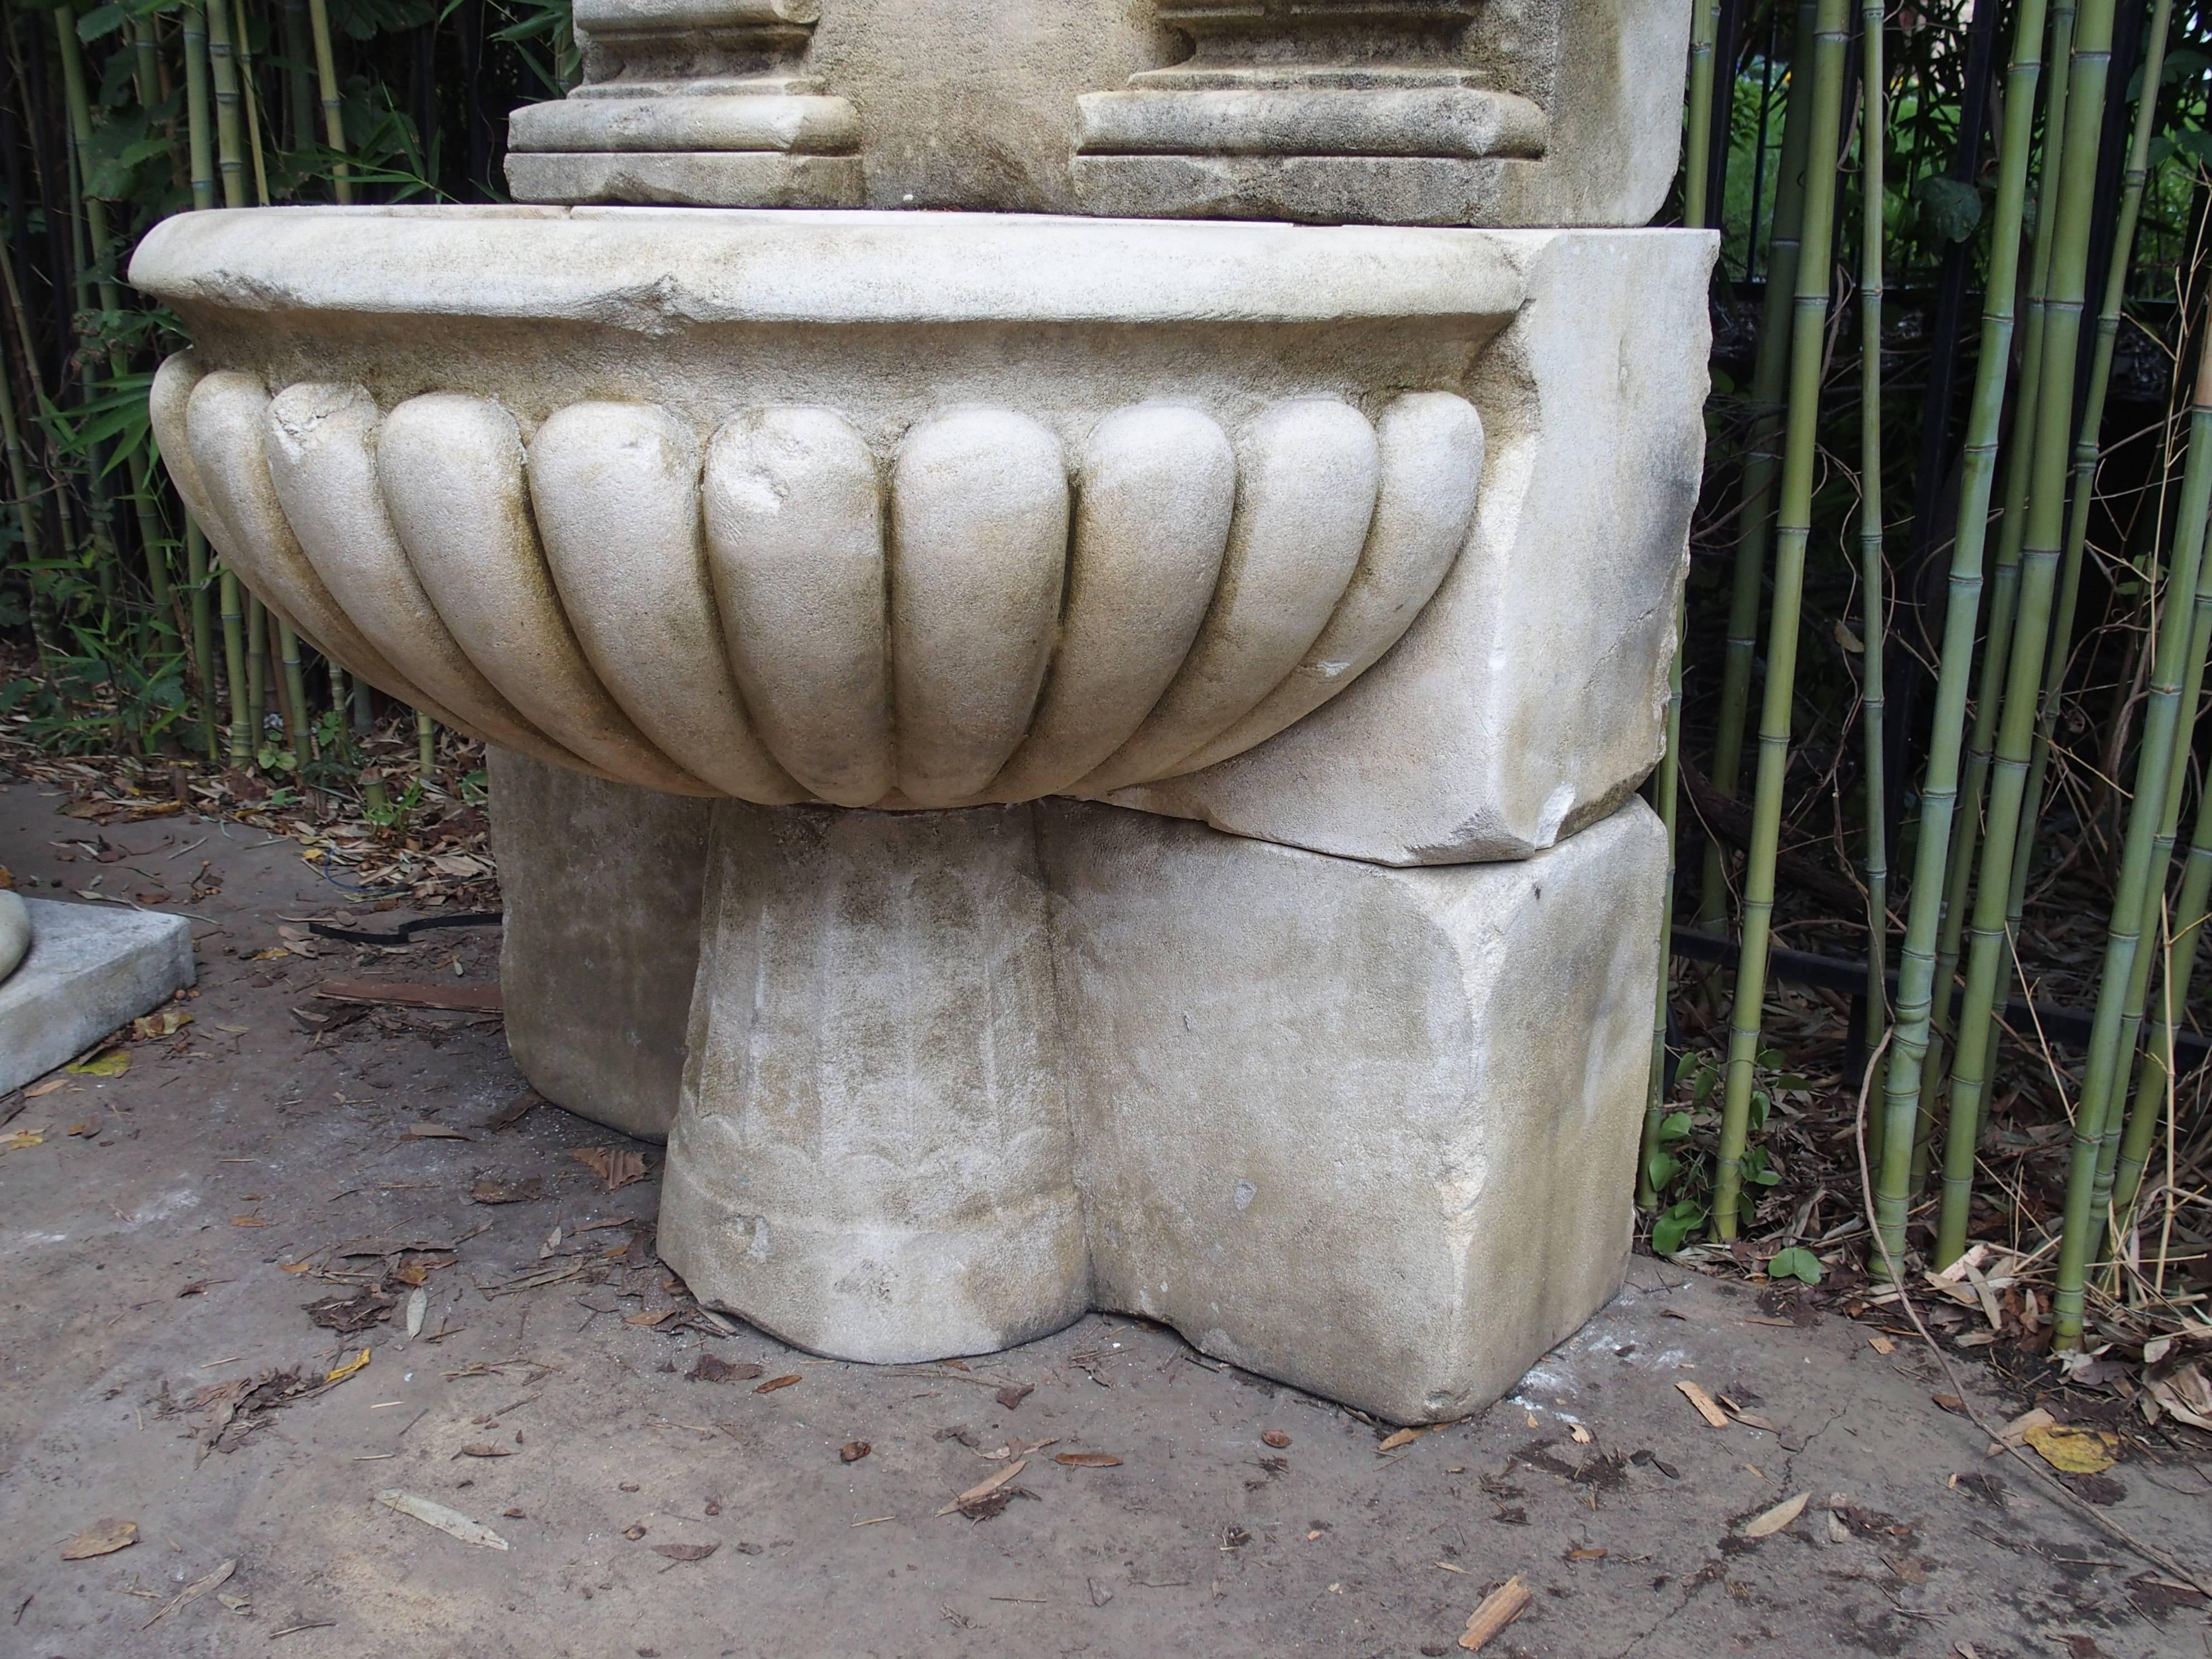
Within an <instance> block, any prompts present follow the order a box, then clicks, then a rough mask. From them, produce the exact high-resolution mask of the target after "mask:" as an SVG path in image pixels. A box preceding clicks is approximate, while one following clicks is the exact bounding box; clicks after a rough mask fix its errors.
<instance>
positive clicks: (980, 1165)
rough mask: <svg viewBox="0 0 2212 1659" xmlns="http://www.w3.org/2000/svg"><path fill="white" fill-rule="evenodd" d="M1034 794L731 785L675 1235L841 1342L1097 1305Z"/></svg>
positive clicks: (1032, 1320) (671, 1160)
mask: <svg viewBox="0 0 2212 1659" xmlns="http://www.w3.org/2000/svg"><path fill="white" fill-rule="evenodd" d="M1046 908H1047V907H1046V894H1045V884H1044V880H1043V875H1042V869H1041V866H1040V864H1039V861H1038V851H1037V839H1036V814H1035V813H1034V811H1032V809H1030V808H1029V807H1027V806H1013V807H981V808H976V809H973V810H970V811H961V812H927V813H908V814H902V813H887V812H846V811H834V810H828V809H821V808H815V809H807V808H799V807H766V806H750V805H744V803H742V802H737V801H728V802H723V803H720V804H719V805H717V806H716V807H715V808H714V843H713V848H712V850H711V854H710V859H709V868H708V881H707V897H706V906H705V919H704V927H703V929H702V949H701V951H700V957H699V979H698V984H697V987H696V989H695V991H694V993H693V995H692V1002H691V1041H690V1050H691V1052H690V1060H689V1061H688V1062H687V1064H686V1066H685V1068H684V1096H683V1105H682V1108H681V1109H680V1110H679V1112H678V1116H677V1122H676V1127H675V1130H674V1133H672V1134H671V1137H670V1140H669V1149H668V1173H667V1176H666V1180H665V1185H664V1187H663V1188H662V1192H661V1213H660V1241H659V1242H660V1250H661V1254H662V1255H665V1257H666V1258H667V1260H668V1261H669V1263H670V1265H671V1266H672V1267H675V1269H676V1270H677V1272H678V1273H682V1274H683V1275H684V1279H685V1280H686V1282H687V1283H689V1284H690V1286H691V1288H692V1290H693V1292H694V1293H695V1294H696V1295H697V1296H698V1297H699V1299H700V1300H701V1301H702V1302H708V1303H712V1304H714V1305H715V1306H717V1307H721V1308H726V1309H728V1310H731V1311H732V1312H733V1313H737V1314H740V1315H742V1316H744V1317H745V1318H746V1319H749V1320H750V1321H751V1322H753V1323H755V1324H756V1325H759V1326H761V1327H762V1328H764V1329H766V1330H769V1331H772V1332H774V1333H775V1334H776V1335H777V1336H780V1337H781V1338H783V1339H784V1340H786V1341H787V1342H793V1343H796V1344H798V1345H799V1346H801V1347H805V1348H811V1349H813V1350H815V1351H817V1352H822V1353H831V1354H836V1356H838V1357H839V1358H844V1359H866V1360H875V1361H903V1360H916V1359H937V1358H944V1357H945V1356H946V1355H948V1354H963V1353H981V1352H988V1351H989V1350H992V1349H995V1348H1003V1347H1006V1346H1009V1345H1011V1344H1012V1343H1016V1342H1024V1341H1027V1340H1030V1338H1032V1337H1036V1336H1042V1335H1043V1334H1045V1333H1047V1332H1048V1331H1052V1330H1056V1329H1058V1328H1060V1326H1062V1325H1065V1324H1066V1323H1067V1322H1069V1321H1071V1320H1073V1319H1074V1318H1075V1317H1077V1316H1079V1315H1080V1314H1081V1313H1082V1312H1083V1310H1085V1308H1087V1307H1088V1306H1089V1305H1090V1295H1089V1292H1090V1273H1089V1270H1088V1266H1087V1263H1086V1260H1085V1242H1084V1223H1083V1213H1082V1206H1081V1203H1080V1200H1079V1199H1078V1197H1077V1195H1076V1189H1075V1169H1076V1157H1075V1146H1074V1140H1073V1134H1072V1132H1071V1129H1070V1126H1069V1118H1068V1110H1067V1104H1066V1093H1065V1089H1066V1085H1065V1081H1064V1073H1065V1065H1064V1060H1063V1052H1062V1048H1061V1043H1060V1018H1059V1014H1058V1010H1057V1007H1056V1005H1055V1001H1054V984H1053V981H1054V967H1053V959H1052V950H1051V941H1050V935H1049V930H1048V926H1047V915H1046Z"/></svg>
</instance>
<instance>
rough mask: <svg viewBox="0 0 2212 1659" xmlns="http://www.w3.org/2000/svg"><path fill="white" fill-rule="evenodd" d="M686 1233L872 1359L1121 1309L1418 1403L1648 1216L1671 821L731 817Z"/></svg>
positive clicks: (1548, 1311)
mask: <svg viewBox="0 0 2212 1659" xmlns="http://www.w3.org/2000/svg"><path fill="white" fill-rule="evenodd" d="M714 815H715V816H714V842H713V847H712V849H711V852H710V859H709V863H710V868H709V872H708V888H707V896H706V900H705V910H704V939H705V945H704V949H703V951H702V956H701V958H700V971H699V976H698V982H697V986H696V991H695V994H694V998H693V1003H692V1017H691V1027H690V1060H689V1062H688V1065H687V1067H686V1071H685V1074H684V1091H683V1101H682V1106H681V1109H680V1110H679V1113H678V1121H677V1125H676V1127H675V1130H674V1132H673V1133H672V1135H671V1141H670V1151H669V1164H668V1176H667V1184H666V1186H665V1190H664V1194H663V1200H662V1213H661V1224H660V1241H661V1249H662V1250H663V1252H664V1253H665V1255H666V1256H667V1257H668V1260H669V1261H670V1262H671V1265H672V1266H674V1267H676V1269H677V1270H678V1272H679V1273H683V1274H684V1278H685V1279H686V1280H687V1281H689V1283H690V1285H691V1288H692V1290H693V1291H695V1292H696V1294H697V1295H698V1296H699V1297H700V1298H701V1299H702V1301H706V1302H708V1303H710V1304H714V1305H715V1306H718V1307H720V1308H724V1309H726V1310H729V1311H731V1312H732V1313H735V1314H738V1315H739V1316H743V1317H744V1318H746V1319H749V1320H750V1321H752V1322H755V1323H757V1324H758V1325H761V1326H763V1328H766V1329H768V1330H770V1331H772V1332H774V1333H775V1334H776V1335H778V1336H781V1337H782V1338H784V1339H785V1340H789V1341H792V1342H794V1343H797V1344H799V1346H805V1347H807V1348H811V1349H814V1350H816V1351H818V1352H825V1353H831V1354H836V1355H837V1356H839V1357H841V1358H854V1359H863V1360H875V1361H891V1360H918V1359H925V1358H939V1357H944V1356H946V1355H951V1354H961V1353H974V1352H986V1351H988V1350H991V1349H994V1348H1000V1347H1004V1346H1009V1345H1011V1344H1012V1343H1015V1342H1019V1341H1023V1340H1028V1339H1030V1338H1032V1337H1035V1336H1037V1335H1039V1334H1042V1333H1044V1332H1046V1331H1048V1330H1050V1329H1053V1328H1055V1327H1057V1326H1059V1325H1061V1324H1064V1323H1066V1322H1067V1321H1069V1320H1072V1319H1073V1318H1074V1317H1075V1316H1077V1315H1079V1313H1081V1312H1082V1311H1083V1310H1084V1309H1085V1308H1086V1307H1089V1306H1097V1307H1108V1308H1115V1309H1121V1310H1127V1311H1130V1312H1133V1313H1138V1314H1142V1315H1144V1316H1147V1317H1151V1318H1155V1319H1159V1320H1162V1321H1164V1322H1167V1323H1169V1324H1171V1325H1173V1326H1175V1327H1176V1329H1178V1330H1180V1331H1181V1332H1182V1333H1183V1334H1184V1335H1185V1336H1187V1337H1188V1338H1189V1339H1190V1340H1191V1341H1192V1342H1194V1344H1196V1345H1197V1346H1200V1348H1203V1349H1205V1350H1206V1351H1207V1352H1212V1353H1215V1354H1218V1355H1220V1356H1221V1357H1222V1358H1227V1359H1231V1360H1234V1361H1235V1362H1236V1363H1237V1364H1241V1365H1244V1366H1246V1367H1248V1368H1249V1369H1251V1370H1257V1371H1261V1372H1263V1373H1265V1374H1267V1375H1269V1376H1277V1377H1280V1378H1282V1379H1284V1380H1285V1381H1287V1382H1290V1383H1295V1384H1297V1385H1298V1386H1299V1387H1302V1388H1306V1389H1312V1390H1314V1391H1316V1392H1317V1393H1322V1394H1326V1395H1331V1396H1333V1397H1334V1398H1337V1399H1340V1400H1345V1401H1350V1402H1352V1404H1355V1405H1357V1406H1359V1407H1363V1408H1364V1409H1366V1410H1369V1411H1372V1412H1375V1413H1378V1414H1380V1415H1382V1416H1385V1417H1388V1418H1390V1419H1394V1420H1399V1421H1416V1420H1426V1419H1447V1418H1452V1417H1457V1416H1461V1415H1463V1414H1465V1413H1468V1412H1469V1411H1473V1410H1475V1409H1477V1408H1479V1407H1481V1406H1483V1405H1485V1404H1486V1403H1487V1402H1488V1401H1491V1400H1492V1399H1494V1398H1495V1397H1497V1395H1499V1394H1500V1393H1502V1392H1503V1391H1504V1389H1507V1388H1509V1387H1510V1386H1511V1384H1512V1383H1513V1381H1514V1379H1515V1378H1516V1377H1517V1376H1519V1375H1520V1374H1521V1372H1522V1370H1525V1369H1526V1367H1527V1366H1528V1364H1530V1363H1531V1362H1532V1361H1533V1360H1534V1359H1535V1358H1536V1357H1537V1356H1538V1355H1540V1354H1541V1353H1542V1352H1544V1351H1545V1350H1546V1349H1547V1348H1548V1347H1549V1346H1552V1345H1553V1343H1554V1342H1556V1341H1558V1340H1559V1339H1560V1338H1562V1337H1564V1336H1565V1335H1566V1334H1568V1333H1569V1332H1571V1330H1573V1329H1574V1328H1575V1327H1576V1326H1577V1325H1578V1324H1580V1323H1581V1322H1583V1320H1584V1319H1585V1318H1587V1317H1588V1316H1589V1315H1590V1314H1591V1313H1592V1312H1593V1311H1594V1310H1596V1309H1597V1308H1598V1307H1600V1306H1601V1305H1602V1304H1604V1303H1605V1301H1606V1300H1607V1298H1608V1297H1610V1296H1611V1295H1612V1294H1613V1291H1614V1289H1615V1288H1616V1287H1617V1286H1618V1285H1619V1283H1620V1273H1621V1271H1622V1267H1623V1265H1624V1262H1625V1261H1626V1253H1627V1249H1628V1241H1629V1232H1630V1212H1629V1205H1630V1190H1631V1187H1632V1176H1633V1169H1632V1165H1633V1163H1634V1158H1635V1152H1636V1145H1637V1134H1638V1120H1639V1115H1640V1111H1641V1106H1642V1102H1643V1096H1644V1065H1645V1060H1646V1056H1647V1054H1648V1048H1649V1042H1650V996H1651V992H1650V987H1651V985H1652V983H1653V981H1654V975H1656V955H1655V953H1656V947H1657V941H1658V929H1659V909H1658V893H1659V884H1660V880H1661V878H1662V872H1663V866H1664V856H1665V855H1664V849H1663V846H1662V837H1661V835H1660V832H1659V829H1658V826H1657V823H1656V819H1654V818H1653V817H1651V815H1650V813H1649V812H1648V811H1646V810H1645V809H1644V807H1643V806H1642V805H1640V804H1632V805H1629V806H1628V807H1626V808H1625V809H1624V810H1623V811H1620V812H1618V813H1616V814H1615V815H1614V816H1613V817H1611V818H1608V819H1607V820H1606V821H1605V822H1603V823H1600V824H1597V825H1595V826H1593V827H1592V828H1591V829H1588V830H1585V831H1584V832H1583V833H1582V834H1581V835H1578V836H1574V837H1572V838H1571V839H1570V840H1568V841H1567V842H1563V843H1562V844H1561V845H1560V846H1559V847H1557V848H1553V850H1552V851H1550V852H1548V853H1546V854H1542V855H1541V856H1539V857H1537V858H1534V859H1531V860H1527V861H1525V862H1522V863H1519V864H1510V865H1468V866H1456V867H1453V868H1448V869H1426V870H1393V869H1389V868H1386V867H1383V866H1375V865H1368V864H1361V863H1357V862H1354V861H1352V860H1342V859H1333V858H1328V857H1326V856H1324V855H1322V854H1313V853H1307V852H1303V851H1300V850H1297V849H1295V848H1280V847H1274V846H1270V845H1267V844H1265V843H1261V842H1249V841H1243V840H1240V839H1237V838H1236V837H1233V836H1225V835H1222V834H1220V833H1218V832H1217V831H1214V830H1211V829H1205V828H1203V827H1201V826H1199V825H1196V824H1193V823H1181V822H1176V821H1173V820H1167V819H1162V818H1158V817H1151V816H1149V815H1146V814H1143V813H1137V812H1129V811H1121V810H1119V809H1116V808H1112V807H1106V806H1098V805H1086V804H1081V803H1075V802H1067V801H1047V802H1042V803H1037V804H1035V805H1027V806H1019V807H1009V808H996V809H991V808H985V809H973V810H969V811H959V812H947V813H926V814H922V813H917V814H908V815H896V814H876V813H854V812H833V811H823V810H819V809H809V808H765V807H755V806H748V805H742V804H738V803H733V802H732V803H724V804H721V805H717V806H716V807H715V809H714Z"/></svg>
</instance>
